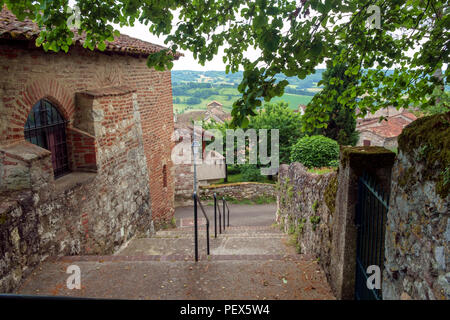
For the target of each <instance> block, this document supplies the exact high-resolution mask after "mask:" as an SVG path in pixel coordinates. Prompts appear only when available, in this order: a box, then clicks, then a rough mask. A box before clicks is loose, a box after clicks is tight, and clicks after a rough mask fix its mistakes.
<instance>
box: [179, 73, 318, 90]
mask: <svg viewBox="0 0 450 320" xmlns="http://www.w3.org/2000/svg"><path fill="white" fill-rule="evenodd" d="M323 71H325V69H317V70H316V73H315V74H312V75H309V76H307V77H306V78H305V79H303V80H300V79H298V78H296V77H291V78H287V80H288V81H289V86H290V87H292V88H295V87H296V88H298V89H308V88H316V87H317V82H319V81H320V80H321V79H322V72H323ZM277 78H278V79H280V80H282V79H285V77H284V76H282V75H281V76H279V77H277ZM241 80H242V71H239V72H236V73H229V74H226V73H225V72H224V71H190V70H174V71H172V83H174V84H180V83H188V82H201V83H214V84H229V85H234V86H237V85H239V83H240V82H241Z"/></svg>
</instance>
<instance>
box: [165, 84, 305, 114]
mask: <svg viewBox="0 0 450 320" xmlns="http://www.w3.org/2000/svg"><path fill="white" fill-rule="evenodd" d="M195 90H199V89H190V90H187V91H186V93H185V95H182V96H176V97H175V96H174V101H175V99H177V100H179V101H180V103H176V102H174V105H173V107H174V111H176V112H177V113H184V112H185V111H190V110H204V109H206V105H207V104H208V103H210V102H211V101H213V100H216V101H219V102H220V103H222V104H223V107H224V109H225V110H227V111H231V108H232V105H233V102H234V101H235V100H236V99H238V98H239V92H238V91H237V89H234V88H221V89H219V95H212V96H210V97H208V98H206V99H200V100H201V103H198V104H191V105H189V104H187V103H186V101H187V100H188V99H189V98H190V97H191V96H192V94H193V93H194V91H195ZM311 99H312V96H303V95H297V94H290V93H286V94H285V95H283V96H282V97H276V98H273V99H272V102H279V101H284V102H287V103H288V104H289V107H290V108H291V109H292V110H297V109H298V105H299V104H304V105H306V104H308V103H309V102H310V101H311Z"/></svg>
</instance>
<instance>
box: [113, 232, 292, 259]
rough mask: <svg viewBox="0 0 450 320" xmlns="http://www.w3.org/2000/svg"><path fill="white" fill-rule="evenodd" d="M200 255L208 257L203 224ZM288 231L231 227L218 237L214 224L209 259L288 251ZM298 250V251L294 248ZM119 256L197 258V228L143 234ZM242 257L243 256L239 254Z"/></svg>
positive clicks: (118, 253)
mask: <svg viewBox="0 0 450 320" xmlns="http://www.w3.org/2000/svg"><path fill="white" fill-rule="evenodd" d="M198 239H199V240H198V242H199V255H200V258H201V259H203V260H204V259H207V258H208V257H206V230H205V227H200V228H199V231H198ZM285 241H286V235H284V234H283V233H282V232H281V231H279V230H277V229H276V228H274V227H271V226H263V227H255V226H247V227H229V228H226V230H225V231H223V232H222V234H220V233H219V234H218V235H217V238H215V237H214V229H213V228H210V253H211V256H210V257H209V259H214V258H220V256H224V255H226V256H227V257H228V259H230V258H231V257H230V256H233V255H236V256H242V255H247V256H251V255H259V256H261V255H270V256H272V257H273V256H275V255H276V256H280V257H283V256H285V255H286V250H287V249H289V248H288V247H286V245H285V244H284V243H285ZM290 253H291V254H295V253H294V252H290ZM116 255H117V256H149V255H157V256H165V257H166V258H170V256H174V257H175V256H177V257H178V258H183V259H184V258H186V259H193V258H194V229H193V228H192V227H184V228H177V229H173V230H162V231H158V232H157V233H156V235H155V236H154V237H152V238H141V239H135V240H133V241H131V242H130V243H129V244H128V245H127V246H126V247H124V248H123V249H122V250H119V251H118V252H117V253H116ZM239 258H242V257H239Z"/></svg>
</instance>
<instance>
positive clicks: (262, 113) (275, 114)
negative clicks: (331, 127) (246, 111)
mask: <svg viewBox="0 0 450 320" xmlns="http://www.w3.org/2000/svg"><path fill="white" fill-rule="evenodd" d="M301 119H302V117H301V115H300V114H299V113H297V112H294V111H293V110H291V109H289V105H288V104H287V103H285V102H279V103H266V104H265V105H264V108H263V109H261V110H259V112H258V113H257V114H256V115H255V116H253V117H251V118H250V125H249V127H250V128H253V129H257V130H259V129H267V130H270V129H278V130H279V149H280V150H279V151H280V163H289V153H290V149H291V146H292V145H293V144H294V143H295V142H297V140H298V139H299V138H300V137H302V136H303V133H302V121H301ZM268 141H270V131H269V132H268ZM269 146H270V144H269Z"/></svg>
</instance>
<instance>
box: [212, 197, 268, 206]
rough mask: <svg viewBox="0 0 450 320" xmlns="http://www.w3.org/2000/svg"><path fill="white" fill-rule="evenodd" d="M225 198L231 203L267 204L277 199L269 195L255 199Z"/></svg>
mask: <svg viewBox="0 0 450 320" xmlns="http://www.w3.org/2000/svg"><path fill="white" fill-rule="evenodd" d="M225 200H226V201H227V202H228V203H231V204H247V205H252V204H269V203H275V202H276V201H277V199H276V197H270V196H268V197H266V196H260V197H258V198H256V199H234V198H228V197H225ZM213 204H214V203H213Z"/></svg>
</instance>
